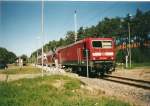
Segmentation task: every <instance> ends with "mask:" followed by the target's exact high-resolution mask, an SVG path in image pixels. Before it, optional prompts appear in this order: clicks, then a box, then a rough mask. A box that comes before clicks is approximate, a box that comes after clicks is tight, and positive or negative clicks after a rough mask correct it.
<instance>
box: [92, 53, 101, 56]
mask: <svg viewBox="0 0 150 106" xmlns="http://www.w3.org/2000/svg"><path fill="white" fill-rule="evenodd" d="M92 55H93V56H101V55H102V54H101V53H98V52H96V53H92Z"/></svg>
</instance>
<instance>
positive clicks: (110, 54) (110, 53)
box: [105, 52, 114, 56]
mask: <svg viewBox="0 0 150 106" xmlns="http://www.w3.org/2000/svg"><path fill="white" fill-rule="evenodd" d="M105 55H106V56H113V55H114V53H113V52H105Z"/></svg>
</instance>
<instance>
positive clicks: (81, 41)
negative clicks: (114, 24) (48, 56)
mask: <svg viewBox="0 0 150 106" xmlns="http://www.w3.org/2000/svg"><path fill="white" fill-rule="evenodd" d="M89 40H113V38H92V37H88V38H85V39H82V40H79V41H77V42H75V43H72V44H69V45H66V46H62V47H58V48H57V49H56V51H58V50H61V49H64V48H67V47H71V46H73V45H76V44H79V43H83V42H86V41H89Z"/></svg>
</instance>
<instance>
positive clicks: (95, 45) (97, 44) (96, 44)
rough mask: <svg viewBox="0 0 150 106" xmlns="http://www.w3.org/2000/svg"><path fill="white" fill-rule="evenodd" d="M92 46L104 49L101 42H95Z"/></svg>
mask: <svg viewBox="0 0 150 106" xmlns="http://www.w3.org/2000/svg"><path fill="white" fill-rule="evenodd" d="M92 45H93V47H98V48H99V47H100V48H102V42H101V41H93V42H92Z"/></svg>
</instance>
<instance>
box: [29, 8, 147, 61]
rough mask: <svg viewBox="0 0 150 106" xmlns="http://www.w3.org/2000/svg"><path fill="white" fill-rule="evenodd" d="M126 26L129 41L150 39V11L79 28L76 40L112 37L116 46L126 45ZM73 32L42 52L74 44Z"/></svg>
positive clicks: (53, 42)
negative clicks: (129, 37)
mask: <svg viewBox="0 0 150 106" xmlns="http://www.w3.org/2000/svg"><path fill="white" fill-rule="evenodd" d="M128 24H130V31H131V41H132V42H141V43H142V42H145V41H148V40H149V39H150V36H148V35H150V11H147V12H143V11H141V10H139V9H137V11H136V14H135V15H134V16H132V17H130V15H129V14H127V15H126V17H115V18H108V17H105V18H104V19H103V20H102V21H100V22H99V23H98V24H97V25H93V26H91V27H86V28H83V27H80V28H79V29H78V31H77V36H78V40H81V39H83V38H86V37H113V38H115V41H116V45H119V44H122V43H123V42H126V43H128V42H127V41H128ZM74 35H75V33H74V31H68V32H67V33H66V36H65V38H60V39H59V40H58V41H55V40H53V41H50V42H49V43H47V44H46V45H44V52H48V51H50V50H51V51H54V50H55V48H57V47H60V46H64V45H68V44H71V43H73V42H74ZM36 52H37V51H35V52H33V53H32V54H31V58H32V59H33V60H34V58H36ZM38 54H39V55H40V54H41V48H39V49H38Z"/></svg>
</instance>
